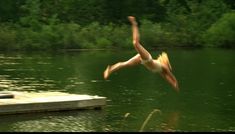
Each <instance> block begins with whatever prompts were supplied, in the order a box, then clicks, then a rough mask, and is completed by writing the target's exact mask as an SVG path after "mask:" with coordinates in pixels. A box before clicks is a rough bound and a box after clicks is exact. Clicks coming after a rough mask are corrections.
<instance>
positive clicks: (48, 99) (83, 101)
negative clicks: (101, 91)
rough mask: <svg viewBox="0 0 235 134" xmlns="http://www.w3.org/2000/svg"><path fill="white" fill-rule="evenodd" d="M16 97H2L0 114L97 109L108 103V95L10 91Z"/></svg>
mask: <svg viewBox="0 0 235 134" xmlns="http://www.w3.org/2000/svg"><path fill="white" fill-rule="evenodd" d="M10 93H11V94H13V95H14V98H5V99H0V115H2V114H16V113H29V112H45V111H60V110H74V109H95V108H102V107H103V106H105V105H106V97H100V96H90V95H78V94H69V93H63V92H42V93H35V92H10Z"/></svg>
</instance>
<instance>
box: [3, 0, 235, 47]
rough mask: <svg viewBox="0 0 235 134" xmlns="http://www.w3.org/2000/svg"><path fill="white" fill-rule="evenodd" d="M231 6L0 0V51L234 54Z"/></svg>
mask: <svg viewBox="0 0 235 134" xmlns="http://www.w3.org/2000/svg"><path fill="white" fill-rule="evenodd" d="M234 9H235V1H234V0H1V1H0V27H1V28H0V50H1V51H16V50H26V51H27V50H60V49H129V48H132V47H133V46H132V34H131V27H130V24H129V22H128V19H127V16H130V15H132V16H135V17H136V19H137V21H138V24H139V28H140V35H141V42H142V43H143V44H144V46H145V47H147V48H156V47H226V48H232V47H233V48H235V38H234V37H235V11H234Z"/></svg>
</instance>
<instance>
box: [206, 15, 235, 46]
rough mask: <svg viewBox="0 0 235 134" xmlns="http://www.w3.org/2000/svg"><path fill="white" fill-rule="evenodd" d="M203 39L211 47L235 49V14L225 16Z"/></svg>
mask: <svg viewBox="0 0 235 134" xmlns="http://www.w3.org/2000/svg"><path fill="white" fill-rule="evenodd" d="M203 37H204V41H205V42H206V43H207V45H210V46H223V47H235V38H234V37H235V12H230V13H226V14H224V15H223V16H222V17H221V18H220V19H219V20H218V21H217V22H216V23H215V24H213V25H212V26H211V27H210V28H209V29H208V30H207V31H206V32H205V34H204V36H203Z"/></svg>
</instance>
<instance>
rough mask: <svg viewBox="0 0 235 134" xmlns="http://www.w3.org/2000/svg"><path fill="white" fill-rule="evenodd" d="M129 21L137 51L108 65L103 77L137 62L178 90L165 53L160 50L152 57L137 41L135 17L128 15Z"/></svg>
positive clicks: (105, 77) (137, 31)
mask: <svg viewBox="0 0 235 134" xmlns="http://www.w3.org/2000/svg"><path fill="white" fill-rule="evenodd" d="M128 19H129V21H130V23H131V24H132V32H133V35H132V36H133V45H134V48H135V50H136V51H137V52H138V54H136V55H135V56H134V57H132V58H131V59H129V60H128V61H125V62H118V63H116V64H114V65H111V66H110V65H108V66H107V68H106V69H105V71H104V74H103V75H104V79H108V77H109V76H110V75H111V74H112V73H113V72H115V71H117V70H119V69H122V68H125V67H131V66H136V65H139V64H142V65H144V66H145V67H146V68H147V69H148V70H150V71H151V72H153V73H159V74H160V75H161V76H162V77H163V78H164V79H165V80H167V81H168V82H169V83H170V84H171V86H172V87H173V88H174V89H175V90H176V91H179V87H178V82H177V80H176V78H175V76H174V75H173V74H172V72H171V71H172V68H171V64H170V62H169V59H168V56H167V53H165V52H162V54H160V55H159V56H158V58H157V59H153V58H152V56H151V54H150V53H149V52H148V51H147V50H146V49H145V48H144V47H143V46H142V45H141V44H140V42H139V30H138V24H137V22H136V20H135V17H133V16H128Z"/></svg>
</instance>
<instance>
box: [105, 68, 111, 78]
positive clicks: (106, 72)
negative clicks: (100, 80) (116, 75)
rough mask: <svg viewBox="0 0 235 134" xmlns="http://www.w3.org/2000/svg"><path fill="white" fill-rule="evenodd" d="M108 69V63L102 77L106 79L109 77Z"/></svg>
mask: <svg viewBox="0 0 235 134" xmlns="http://www.w3.org/2000/svg"><path fill="white" fill-rule="evenodd" d="M109 70H110V66H109V65H108V66H107V68H106V69H105V71H104V79H108V77H109Z"/></svg>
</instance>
